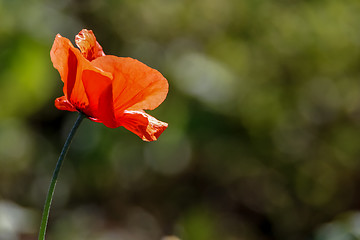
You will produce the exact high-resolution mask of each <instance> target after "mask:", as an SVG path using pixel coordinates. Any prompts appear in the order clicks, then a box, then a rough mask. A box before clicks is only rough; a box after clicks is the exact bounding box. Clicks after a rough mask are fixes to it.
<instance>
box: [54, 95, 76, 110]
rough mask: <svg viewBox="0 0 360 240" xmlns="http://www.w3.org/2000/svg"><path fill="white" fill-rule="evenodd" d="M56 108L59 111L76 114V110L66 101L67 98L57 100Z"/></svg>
mask: <svg viewBox="0 0 360 240" xmlns="http://www.w3.org/2000/svg"><path fill="white" fill-rule="evenodd" d="M55 107H56V108H58V109H59V110H66V111H71V112H75V111H77V110H76V108H75V107H74V106H73V105H72V104H71V103H70V102H69V101H68V100H67V99H66V97H65V96H62V97H59V98H57V99H55Z"/></svg>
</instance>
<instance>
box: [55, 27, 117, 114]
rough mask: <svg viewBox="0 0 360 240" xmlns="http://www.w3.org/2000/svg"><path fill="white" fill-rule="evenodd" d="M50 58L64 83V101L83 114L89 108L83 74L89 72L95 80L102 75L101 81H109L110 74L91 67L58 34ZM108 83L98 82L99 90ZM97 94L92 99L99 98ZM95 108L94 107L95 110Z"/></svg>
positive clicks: (98, 92)
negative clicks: (94, 76)
mask: <svg viewBox="0 0 360 240" xmlns="http://www.w3.org/2000/svg"><path fill="white" fill-rule="evenodd" d="M50 56H51V61H52V62H53V65H54V67H55V68H56V69H57V70H58V71H59V73H60V76H61V80H62V81H63V82H64V88H63V91H64V95H65V97H66V99H67V100H68V101H69V102H70V103H71V104H72V105H73V106H74V107H75V108H76V109H78V110H80V111H84V112H85V110H86V109H88V108H89V99H88V96H87V94H86V90H85V87H84V84H83V81H82V79H83V77H82V75H83V72H84V71H89V72H90V73H92V74H93V75H96V76H97V77H96V78H100V77H98V76H100V75H102V76H103V77H102V80H103V79H105V78H107V79H111V78H112V75H111V73H106V72H103V71H102V70H100V69H98V68H96V67H94V66H92V65H91V63H90V62H89V61H88V60H87V59H85V58H84V57H83V56H82V55H81V53H80V51H79V50H78V49H76V48H75V47H74V46H73V45H72V44H71V42H70V41H69V39H67V38H64V37H61V36H60V35H59V34H58V35H57V36H56V38H55V41H54V44H53V47H52V49H51V52H50ZM88 75H91V74H88ZM108 82H109V81H107V82H99V83H98V85H99V86H100V87H99V89H103V87H101V85H102V84H105V85H106V84H108ZM99 94H100V91H97V92H95V94H94V95H93V96H92V98H93V99H94V98H95V99H96V98H99V97H100V96H99ZM94 102H95V101H92V103H94ZM96 104H97V103H96ZM91 108H92V107H91ZM96 108H97V107H95V109H96ZM85 113H86V112H85Z"/></svg>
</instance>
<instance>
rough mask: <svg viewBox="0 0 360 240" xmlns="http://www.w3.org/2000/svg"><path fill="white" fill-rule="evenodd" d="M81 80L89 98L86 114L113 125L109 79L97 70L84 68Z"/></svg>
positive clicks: (93, 118)
mask: <svg viewBox="0 0 360 240" xmlns="http://www.w3.org/2000/svg"><path fill="white" fill-rule="evenodd" d="M82 81H83V83H84V86H85V91H86V94H87V96H88V98H89V107H88V108H87V109H86V110H85V111H86V114H87V115H88V116H91V117H92V118H91V120H93V121H95V122H102V123H104V124H105V125H106V126H107V127H115V125H116V122H115V116H114V109H113V95H112V81H111V79H110V78H108V77H106V76H104V75H102V74H100V73H98V72H94V71H90V70H85V71H84V72H83V74H82Z"/></svg>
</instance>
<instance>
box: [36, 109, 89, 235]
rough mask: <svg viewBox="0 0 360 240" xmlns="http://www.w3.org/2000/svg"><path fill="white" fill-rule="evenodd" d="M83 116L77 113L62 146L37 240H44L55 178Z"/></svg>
mask: <svg viewBox="0 0 360 240" xmlns="http://www.w3.org/2000/svg"><path fill="white" fill-rule="evenodd" d="M84 117H85V115H84V114H83V113H81V112H80V113H79V116H78V118H77V119H76V122H75V123H74V126H73V127H72V129H71V131H70V133H69V136H68V137H67V139H66V142H65V144H64V147H63V149H62V151H61V153H60V156H59V159H58V161H57V163H56V167H55V170H54V173H53V176H52V179H51V183H50V186H49V191H48V194H47V196H46V200H45V205H44V210H43V215H42V218H41V225H40V231H39V240H44V239H45V233H46V227H47V223H48V220H49V212H50V206H51V202H52V199H53V195H54V191H55V186H56V182H57V178H58V176H59V171H60V168H61V165H62V163H63V161H64V158H65V156H66V153H67V151H68V149H69V147H70V144H71V141H72V139H73V137H74V135H75V133H76V130H77V129H78V127H79V125H80V123H81V121H82V120H83V119H84Z"/></svg>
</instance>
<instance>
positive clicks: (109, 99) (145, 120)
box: [50, 29, 169, 141]
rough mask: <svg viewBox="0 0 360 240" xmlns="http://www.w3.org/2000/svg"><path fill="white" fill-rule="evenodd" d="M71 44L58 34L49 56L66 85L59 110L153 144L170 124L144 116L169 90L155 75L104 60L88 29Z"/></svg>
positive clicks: (137, 65)
mask: <svg viewBox="0 0 360 240" xmlns="http://www.w3.org/2000/svg"><path fill="white" fill-rule="evenodd" d="M75 43H76V45H77V46H78V47H79V49H80V50H79V49H77V48H75V47H74V46H73V45H72V43H71V42H70V40H69V39H67V38H64V37H62V36H61V35H60V34H57V35H56V38H55V41H54V44H53V46H52V49H51V52H50V57H51V61H52V62H53V65H54V67H55V68H56V69H57V70H58V71H59V73H60V76H61V80H62V81H63V83H64V87H63V92H64V96H62V97H59V98H57V99H56V100H55V106H56V107H57V108H58V109H60V110H67V111H78V112H82V113H84V114H85V115H86V116H87V117H88V118H89V119H90V120H92V121H94V122H100V123H103V124H104V125H105V126H107V127H109V128H116V127H120V126H123V127H125V128H126V129H128V130H130V131H131V132H133V133H135V134H136V135H138V136H139V137H140V138H141V139H142V140H144V141H154V140H156V139H157V138H158V137H159V136H160V134H161V133H162V132H163V131H164V130H165V129H166V128H167V126H168V124H167V123H165V122H161V121H159V120H157V119H156V118H154V117H152V116H150V115H149V114H147V113H146V112H145V111H144V110H153V109H155V108H156V107H158V106H159V105H160V104H161V103H162V102H163V101H164V100H165V98H166V95H167V93H168V89H169V85H168V82H167V80H166V79H165V78H164V77H163V75H162V74H161V73H160V72H158V71H157V70H155V69H153V68H151V67H149V66H147V65H145V64H144V63H141V62H139V61H138V60H135V59H132V58H128V57H116V56H112V55H105V53H104V52H103V50H102V47H101V46H100V44H99V43H98V42H97V41H96V38H95V35H94V34H93V32H92V31H91V30H86V29H83V30H81V31H80V32H79V34H78V35H76V37H75Z"/></svg>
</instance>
